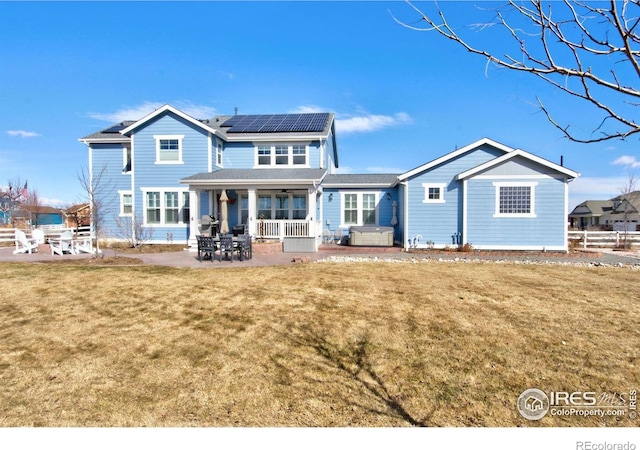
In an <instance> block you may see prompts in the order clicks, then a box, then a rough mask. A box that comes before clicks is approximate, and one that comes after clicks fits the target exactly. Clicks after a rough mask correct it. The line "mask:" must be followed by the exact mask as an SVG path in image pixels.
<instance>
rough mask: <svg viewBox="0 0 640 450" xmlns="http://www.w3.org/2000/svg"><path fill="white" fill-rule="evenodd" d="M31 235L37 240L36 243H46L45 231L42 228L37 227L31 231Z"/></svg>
mask: <svg viewBox="0 0 640 450" xmlns="http://www.w3.org/2000/svg"><path fill="white" fill-rule="evenodd" d="M31 237H32V238H33V239H34V240H35V241H36V244H44V231H42V230H41V229H40V228H36V229H35V230H33V231H32V232H31Z"/></svg>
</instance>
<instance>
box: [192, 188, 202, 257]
mask: <svg viewBox="0 0 640 450" xmlns="http://www.w3.org/2000/svg"><path fill="white" fill-rule="evenodd" d="M199 232H200V191H199V190H189V248H190V249H191V250H193V251H196V250H197V249H198V240H197V239H196V235H197V234H198V233H199Z"/></svg>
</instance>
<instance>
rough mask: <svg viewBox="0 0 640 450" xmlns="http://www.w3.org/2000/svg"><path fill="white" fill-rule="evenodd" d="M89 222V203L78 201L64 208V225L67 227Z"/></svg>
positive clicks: (84, 225) (77, 226)
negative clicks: (78, 202) (77, 203)
mask: <svg viewBox="0 0 640 450" xmlns="http://www.w3.org/2000/svg"><path fill="white" fill-rule="evenodd" d="M90 224H91V209H90V208H89V203H80V204H79V205H73V206H70V207H68V208H67V209H65V210H64V225H65V227H67V228H79V227H86V226H89V225H90Z"/></svg>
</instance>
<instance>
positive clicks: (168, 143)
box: [153, 134, 184, 164]
mask: <svg viewBox="0 0 640 450" xmlns="http://www.w3.org/2000/svg"><path fill="white" fill-rule="evenodd" d="M153 138H154V139H155V140H156V164H183V161H182V139H183V138H184V135H178V134H174V135H159V136H153Z"/></svg>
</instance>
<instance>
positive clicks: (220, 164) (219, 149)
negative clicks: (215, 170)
mask: <svg viewBox="0 0 640 450" xmlns="http://www.w3.org/2000/svg"><path fill="white" fill-rule="evenodd" d="M214 151H215V158H216V159H215V161H216V164H215V165H216V166H217V167H224V157H223V156H224V155H223V153H222V142H221V141H220V140H219V139H217V138H216V139H215V148H214ZM218 161H220V162H218Z"/></svg>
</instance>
